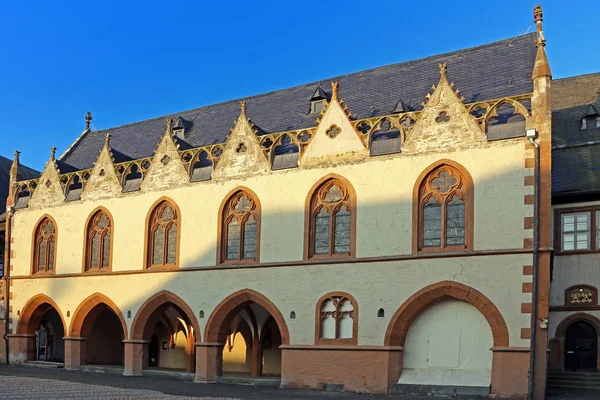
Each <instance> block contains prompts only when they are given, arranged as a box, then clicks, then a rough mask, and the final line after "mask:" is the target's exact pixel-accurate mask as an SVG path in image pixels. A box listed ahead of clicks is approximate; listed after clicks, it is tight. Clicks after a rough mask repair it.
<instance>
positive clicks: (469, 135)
mask: <svg viewBox="0 0 600 400" xmlns="http://www.w3.org/2000/svg"><path fill="white" fill-rule="evenodd" d="M440 75H441V76H440V81H439V83H438V85H437V86H433V93H431V94H427V103H426V104H423V111H422V112H421V115H420V118H419V119H418V120H417V121H416V123H415V125H414V127H413V128H412V129H411V130H410V132H409V134H408V135H407V137H406V142H405V144H404V148H403V152H404V153H410V154H414V153H425V152H431V151H444V150H449V149H457V148H464V147H472V146H473V145H483V144H484V143H487V140H486V137H485V134H484V133H483V132H482V130H481V128H480V127H479V125H478V124H477V122H476V120H475V117H473V116H472V115H471V114H469V112H468V110H467V108H466V107H465V105H464V104H463V100H464V98H462V97H461V98H459V97H458V93H459V91H458V90H456V91H455V90H454V89H453V88H454V83H448V79H447V78H446V64H445V63H444V64H440Z"/></svg>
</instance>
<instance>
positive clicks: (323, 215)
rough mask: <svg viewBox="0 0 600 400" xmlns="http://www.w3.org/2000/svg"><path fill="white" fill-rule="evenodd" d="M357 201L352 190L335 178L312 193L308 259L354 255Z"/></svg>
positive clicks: (309, 211) (308, 217)
mask: <svg viewBox="0 0 600 400" xmlns="http://www.w3.org/2000/svg"><path fill="white" fill-rule="evenodd" d="M354 198H355V196H354V191H353V189H352V187H351V186H350V185H349V184H347V183H345V182H342V181H341V180H340V179H336V178H331V179H328V180H326V181H325V182H324V183H322V184H321V185H320V186H318V187H317V188H316V189H315V190H314V191H313V193H312V196H311V200H310V206H309V210H308V215H307V219H308V221H309V222H308V224H309V227H308V240H307V244H306V247H307V250H308V251H307V252H306V253H307V254H306V255H307V258H325V257H353V256H354V243H355V225H356V224H355V216H356V213H355V204H354V203H355V201H354Z"/></svg>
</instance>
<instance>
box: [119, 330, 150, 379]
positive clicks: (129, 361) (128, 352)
mask: <svg viewBox="0 0 600 400" xmlns="http://www.w3.org/2000/svg"><path fill="white" fill-rule="evenodd" d="M123 343H124V344H125V368H124V369H123V376H141V375H142V359H143V357H144V346H145V345H147V343H148V342H147V341H145V340H136V339H133V340H123Z"/></svg>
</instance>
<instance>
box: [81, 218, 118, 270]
mask: <svg viewBox="0 0 600 400" xmlns="http://www.w3.org/2000/svg"><path fill="white" fill-rule="evenodd" d="M112 229H113V224H112V218H111V217H110V215H109V214H108V212H106V211H104V210H98V211H97V212H96V213H94V214H93V215H92V217H91V218H90V219H89V222H88V224H87V229H86V246H85V270H86V271H90V270H92V271H98V270H110V267H111V253H112V252H111V249H112V239H113V237H112V236H113V235H112Z"/></svg>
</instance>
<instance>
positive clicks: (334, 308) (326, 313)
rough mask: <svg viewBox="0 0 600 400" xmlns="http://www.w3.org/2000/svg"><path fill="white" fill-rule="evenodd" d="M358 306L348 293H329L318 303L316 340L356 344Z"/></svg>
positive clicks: (318, 341)
mask: <svg viewBox="0 0 600 400" xmlns="http://www.w3.org/2000/svg"><path fill="white" fill-rule="evenodd" d="M357 334H358V307H357V304H356V301H355V300H354V299H353V298H352V296H350V295H349V294H347V293H342V292H335V293H329V294H327V295H326V296H323V297H322V298H321V299H319V301H318V303H317V321H316V331H315V335H316V336H315V341H316V342H317V343H324V344H325V343H329V344H330V343H333V342H338V343H340V344H356V343H357Z"/></svg>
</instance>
